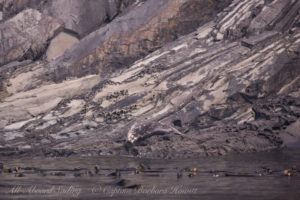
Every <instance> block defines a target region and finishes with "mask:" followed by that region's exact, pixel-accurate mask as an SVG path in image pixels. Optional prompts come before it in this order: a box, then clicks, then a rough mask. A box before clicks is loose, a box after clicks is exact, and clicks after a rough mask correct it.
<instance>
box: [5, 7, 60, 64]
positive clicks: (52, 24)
mask: <svg viewBox="0 0 300 200" xmlns="http://www.w3.org/2000/svg"><path fill="white" fill-rule="evenodd" d="M61 27H62V26H61V24H60V23H58V21H56V20H55V19H54V18H52V17H50V16H47V15H43V14H41V13H40V12H39V11H37V10H34V9H26V10H24V11H22V12H21V13H19V14H18V15H16V16H15V17H13V18H11V19H9V20H7V21H5V22H4V23H1V24H0V66H1V65H4V64H6V63H9V62H11V61H15V60H19V61H20V60H26V59H30V60H34V59H37V58H38V57H40V56H42V55H43V53H44V52H45V50H46V48H47V42H48V40H49V39H51V38H52V37H53V36H54V35H55V34H56V32H57V31H59V30H60V29H61Z"/></svg>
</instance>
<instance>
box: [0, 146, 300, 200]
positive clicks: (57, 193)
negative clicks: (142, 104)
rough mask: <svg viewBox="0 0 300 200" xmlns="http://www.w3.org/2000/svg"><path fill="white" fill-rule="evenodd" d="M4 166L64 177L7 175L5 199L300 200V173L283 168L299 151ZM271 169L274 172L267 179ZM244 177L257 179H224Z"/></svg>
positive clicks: (298, 158)
mask: <svg viewBox="0 0 300 200" xmlns="http://www.w3.org/2000/svg"><path fill="white" fill-rule="evenodd" d="M0 162H1V163H3V164H4V165H5V168H8V167H11V168H13V167H16V166H21V167H36V168H40V169H57V170H58V169H59V170H62V173H63V175H65V176H54V175H53V174H52V175H51V173H55V172H54V171H47V172H46V174H47V175H46V176H42V175H41V174H36V173H33V174H28V173H27V174H24V177H15V175H14V174H13V173H11V174H9V173H2V174H0V199H226V200H227V199H245V200H247V199H295V200H298V199H300V175H299V174H297V172H295V173H294V174H293V176H290V177H289V176H284V174H283V173H282V172H283V170H284V169H291V168H292V167H294V168H295V167H298V168H300V150H299V149H289V150H283V151H276V152H268V153H252V154H238V155H228V156H221V157H214V158H201V159H191V160H142V159H136V158H107V157H97V158H94V157H93V158H91V157H89V158H48V159H40V158H30V159H8V158H5V159H1V161H0ZM140 163H143V165H144V166H146V167H147V166H149V167H150V168H151V170H144V171H141V172H139V173H138V174H137V173H136V172H135V171H130V169H128V170H129V171H122V172H121V177H120V178H116V177H114V176H107V175H108V174H109V173H111V172H113V171H114V169H115V168H137V167H138V166H139V164H140ZM96 164H98V165H99V166H100V167H101V168H102V169H101V170H100V174H98V175H93V176H89V175H88V174H86V172H87V170H89V169H90V170H91V171H92V172H93V173H94V170H93V168H94V166H95V165H96ZM187 167H189V168H190V169H193V168H197V172H196V173H194V172H190V170H189V169H186V171H184V172H182V177H180V178H178V177H177V173H178V171H180V170H179V169H178V168H180V169H183V168H187ZM263 167H264V169H263ZM73 168H86V170H81V171H79V172H78V173H82V174H80V175H81V176H80V177H74V173H75V172H74V171H66V170H63V169H73ZM266 168H270V169H271V170H272V173H271V174H267V175H265V174H264V173H265V172H266V171H265V169H266ZM298 168H297V169H298ZM298 170H299V169H298ZM210 171H224V172H218V173H215V172H214V173H211V172H210ZM241 173H243V174H247V175H251V176H252V175H253V177H244V176H242V177H240V176H225V174H241ZM216 174H218V175H216ZM259 174H261V175H262V176H259ZM189 175H190V176H192V177H190V176H189ZM118 179H124V180H125V181H126V186H130V185H134V184H140V185H141V188H140V189H128V188H125V187H124V186H116V185H113V184H111V183H112V182H113V181H115V180H118Z"/></svg>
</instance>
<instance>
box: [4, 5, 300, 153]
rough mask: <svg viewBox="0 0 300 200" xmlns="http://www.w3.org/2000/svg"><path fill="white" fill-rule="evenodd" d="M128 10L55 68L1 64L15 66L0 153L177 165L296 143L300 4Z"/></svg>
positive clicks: (7, 88) (7, 70) (7, 84)
mask: <svg viewBox="0 0 300 200" xmlns="http://www.w3.org/2000/svg"><path fill="white" fill-rule="evenodd" d="M122 3H123V4H124V5H125V1H122ZM128 3H131V5H134V6H133V7H132V8H131V9H130V8H129V9H128V10H127V11H126V12H124V13H123V14H122V15H119V16H118V17H116V18H114V19H112V22H110V23H108V24H107V25H106V26H103V27H101V28H99V29H97V30H95V31H94V32H92V33H90V34H89V35H87V36H85V37H83V38H82V39H80V40H79V41H78V42H76V43H75V44H74V45H73V46H72V45H70V48H68V49H67V48H66V49H63V51H61V53H60V54H57V55H60V56H58V57H57V58H56V59H54V60H52V61H50V62H48V61H47V60H45V59H46V57H47V56H39V57H38V58H40V59H39V60H36V59H37V57H35V58H29V59H30V60H24V59H20V56H16V55H17V54H12V55H13V56H12V57H10V59H7V58H6V60H5V61H3V62H2V64H4V63H8V61H9V62H10V61H14V62H11V63H9V64H6V65H3V66H1V67H0V76H1V83H0V89H1V90H0V102H1V103H0V145H1V148H2V150H1V151H0V153H1V154H2V155H10V154H13V153H22V152H23V153H24V152H40V153H43V154H44V155H47V156H61V155H70V154H73V153H75V154H76V153H77V154H86V155H94V154H97V155H99V154H100V155H111V154H114V155H117V154H121V155H125V154H131V155H136V156H142V157H163V158H172V157H197V156H203V155H223V154H226V153H228V152H233V151H236V152H249V151H264V150H269V149H274V148H281V147H283V146H286V145H295V144H296V145H297V142H298V144H299V141H300V134H299V131H298V128H297V127H299V123H300V121H299V116H300V101H299V99H300V98H299V97H300V90H299V88H300V87H299V86H300V76H299V74H300V68H299V66H300V57H299V52H300V29H299V18H300V13H299V8H300V1H295V0H273V1H269V0H253V1H247V0H233V1H218V0H215V1H208V0H207V1H206V0H201V1H192V0H166V1H159V2H158V1H156V0H147V1H145V2H141V3H137V4H134V3H132V2H130V1H128ZM118 8H119V9H120V5H119V7H118ZM27 11H28V10H24V11H22V12H27ZM22 12H21V13H22ZM34 12H38V11H34ZM70 12H71V11H70ZM21 13H20V14H21ZM20 14H18V15H20ZM18 15H16V16H15V17H17V16H18ZM42 15H43V16H44V15H45V16H47V17H48V15H46V13H44V14H42ZM15 17H13V18H11V19H9V20H8V21H5V22H3V23H2V24H0V27H1V26H3V27H4V26H5V24H7V23H8V22H10V21H11V20H14V18H15ZM43 19H44V18H43ZM58 24H59V23H58ZM47 25H49V23H47ZM6 26H7V25H6ZM65 26H66V24H65ZM57 27H58V26H57ZM66 29H70V28H66ZM60 34H63V33H62V32H61V33H60ZM52 36H53V35H52ZM44 37H45V36H44ZM57 37H59V35H58V36H57ZM57 37H56V38H54V39H52V38H53V37H50V36H47V38H50V40H51V39H52V41H51V42H49V43H50V46H49V48H48V52H49V51H51V44H54V43H55V40H56V39H57ZM2 38H5V37H2ZM1 41H2V40H1ZM1 43H2V42H1ZM18 50H19V49H18ZM64 51H65V52H64ZM7 52H8V51H3V55H7ZM41 52H43V53H45V51H44V50H43V51H41ZM21 54H22V53H20V55H21ZM21 57H22V58H24V54H23V55H21ZM54 57H55V56H54ZM21 60H22V61H21ZM48 60H49V59H48ZM24 147H26V150H24Z"/></svg>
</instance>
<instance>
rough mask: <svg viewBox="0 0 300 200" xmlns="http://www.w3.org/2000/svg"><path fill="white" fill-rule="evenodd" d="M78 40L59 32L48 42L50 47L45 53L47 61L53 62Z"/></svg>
mask: <svg viewBox="0 0 300 200" xmlns="http://www.w3.org/2000/svg"><path fill="white" fill-rule="evenodd" d="M78 41H79V40H78V39H77V38H76V37H75V36H73V35H70V34H68V33H65V32H61V33H59V34H58V35H57V36H56V37H55V38H53V39H52V40H51V42H50V45H49V47H48V49H47V52H46V57H47V60H48V61H51V60H54V59H55V58H57V57H59V56H61V55H63V54H64V52H65V51H66V50H67V49H69V48H70V47H72V46H73V45H74V44H76V43H77V42H78Z"/></svg>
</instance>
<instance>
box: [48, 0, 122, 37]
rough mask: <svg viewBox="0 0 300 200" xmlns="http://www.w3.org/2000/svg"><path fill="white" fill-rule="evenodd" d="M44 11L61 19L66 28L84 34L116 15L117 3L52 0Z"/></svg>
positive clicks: (103, 0) (87, 0)
mask: <svg viewBox="0 0 300 200" xmlns="http://www.w3.org/2000/svg"><path fill="white" fill-rule="evenodd" d="M44 12H45V13H46V14H48V15H51V16H53V17H55V18H57V19H59V20H61V21H62V22H63V23H64V25H65V28H66V29H69V30H72V31H74V32H75V33H77V34H79V35H80V36H84V35H85V34H87V33H90V32H91V31H92V30H95V29H97V28H99V27H100V26H101V25H102V24H103V23H105V22H109V21H111V20H112V19H113V17H115V16H116V15H117V4H116V2H115V1H111V0H101V1H95V0H86V1H82V0H52V1H49V3H48V4H47V5H46V6H45V8H44Z"/></svg>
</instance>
